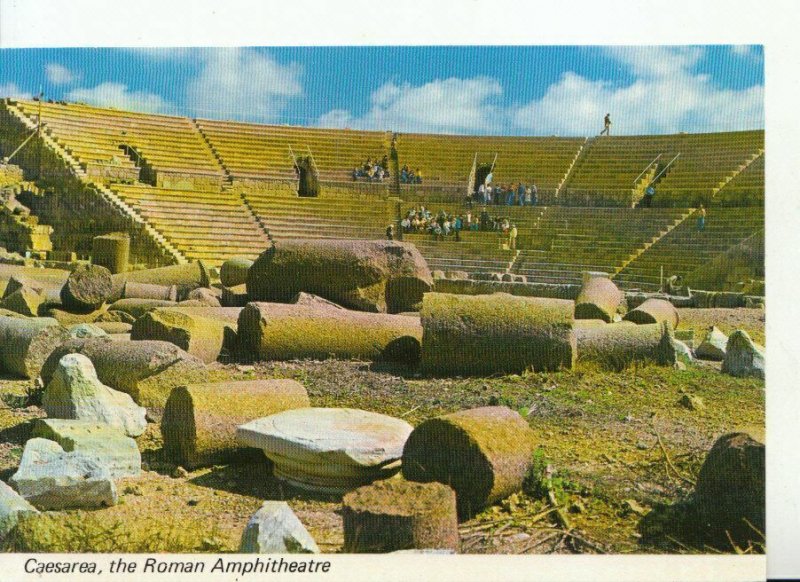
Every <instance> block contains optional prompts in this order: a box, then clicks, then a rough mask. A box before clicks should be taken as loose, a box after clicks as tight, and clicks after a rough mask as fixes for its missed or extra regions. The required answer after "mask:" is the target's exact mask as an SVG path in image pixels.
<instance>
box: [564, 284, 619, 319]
mask: <svg viewBox="0 0 800 582" xmlns="http://www.w3.org/2000/svg"><path fill="white" fill-rule="evenodd" d="M624 298H625V294H624V293H623V292H622V291H620V289H619V287H617V286H616V285H615V284H614V282H613V281H612V280H611V279H609V278H607V277H591V278H589V280H588V281H586V282H585V283H584V284H583V287H581V291H580V293H578V298H577V299H576V300H575V319H602V320H603V321H605V322H606V323H611V322H612V321H613V320H614V315H615V314H616V313H617V308H618V307H619V305H620V303H622V300H623V299H624Z"/></svg>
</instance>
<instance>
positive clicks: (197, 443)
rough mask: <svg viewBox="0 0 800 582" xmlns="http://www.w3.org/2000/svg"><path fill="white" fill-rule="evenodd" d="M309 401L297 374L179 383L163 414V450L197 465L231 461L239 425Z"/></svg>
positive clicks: (182, 462)
mask: <svg viewBox="0 0 800 582" xmlns="http://www.w3.org/2000/svg"><path fill="white" fill-rule="evenodd" d="M306 406H311V403H310V402H309V399H308V393H307V392H306V389H305V388H303V385H302V384H300V383H299V382H296V381H295V380H245V381H240V382H218V383H214V384H190V385H188V386H179V387H178V388H175V389H174V390H173V391H172V393H171V394H170V396H169V399H168V400H167V404H166V406H165V408H164V416H163V417H162V419H161V434H162V435H163V437H164V452H165V454H166V455H167V458H169V459H170V460H171V461H173V462H174V463H176V464H178V465H181V466H183V467H186V468H189V469H193V468H196V467H203V466H207V465H213V464H218V463H226V462H230V461H231V459H233V458H234V457H235V456H236V454H237V453H238V452H240V451H241V445H240V444H239V443H238V442H237V441H236V427H237V426H239V425H240V424H244V423H246V422H250V421H251V420H255V419H256V418H261V417H263V416H269V415H270V414H276V413H278V412H283V411H284V410H289V409H292V408H302V407H306Z"/></svg>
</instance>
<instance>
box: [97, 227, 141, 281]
mask: <svg viewBox="0 0 800 582" xmlns="http://www.w3.org/2000/svg"><path fill="white" fill-rule="evenodd" d="M130 253H131V237H130V235H129V234H128V233H126V232H114V233H111V234H104V235H100V236H96V237H94V238H93V239H92V262H93V263H94V264H95V265H101V266H103V267H105V268H106V269H108V270H109V271H111V273H112V274H115V273H124V272H125V271H127V270H128V261H129V260H130Z"/></svg>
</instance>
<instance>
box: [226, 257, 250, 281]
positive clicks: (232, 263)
mask: <svg viewBox="0 0 800 582" xmlns="http://www.w3.org/2000/svg"><path fill="white" fill-rule="evenodd" d="M254 262H255V261H252V260H250V259H245V258H243V257H236V258H233V259H228V260H227V261H225V262H224V263H222V266H221V267H220V269H219V280H220V283H222V284H223V285H225V286H226V287H235V286H236V285H241V284H243V283H247V272H248V271H249V270H250V267H252V266H253V263H254Z"/></svg>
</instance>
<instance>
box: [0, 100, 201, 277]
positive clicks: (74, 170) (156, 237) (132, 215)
mask: <svg viewBox="0 0 800 582" xmlns="http://www.w3.org/2000/svg"><path fill="white" fill-rule="evenodd" d="M6 108H7V110H8V111H9V113H10V114H11V115H13V116H14V117H15V118H16V119H17V120H19V122H20V123H22V124H23V125H24V126H25V127H26V128H28V129H29V130H35V129H36V127H37V123H36V122H34V121H33V120H32V119H30V118H29V117H28V116H27V115H25V114H24V113H23V112H22V111H20V110H19V109H18V108H17V107H16V106H14V105H12V104H7V106H6ZM39 138H40V139H41V140H42V143H43V144H44V146H45V147H47V148H48V149H49V150H50V151H52V152H53V153H54V154H55V155H56V156H57V157H59V158H60V159H61V160H63V162H64V164H65V166H66V167H67V168H68V169H69V171H70V173H71V174H72V175H73V176H74V177H75V178H77V179H78V180H79V181H80V182H82V183H83V184H84V185H85V186H86V187H87V188H89V189H91V190H93V191H95V192H96V193H97V194H98V195H100V196H101V197H102V198H103V199H104V200H105V201H106V202H107V203H108V204H109V205H110V206H111V207H112V208H113V209H114V210H115V211H116V212H118V213H119V214H121V215H122V216H123V217H125V218H127V219H129V220H131V221H132V222H133V223H134V224H136V225H137V226H139V227H140V228H141V229H142V231H143V232H144V233H145V235H146V236H148V237H149V238H151V239H152V240H153V241H155V242H156V243H157V245H158V246H159V247H161V248H162V249H164V250H165V251H166V253H167V254H168V255H169V256H170V257H171V258H172V259H173V260H174V261H175V262H176V263H177V264H185V263H187V262H188V260H187V259H186V257H185V256H183V254H182V253H180V251H178V249H176V248H175V247H174V246H173V245H172V244H170V242H169V241H168V240H167V238H166V237H165V236H164V235H163V234H162V233H161V232H159V231H158V230H156V229H155V228H154V227H153V225H151V224H150V223H149V222H147V221H146V220H145V219H144V218H142V217H141V216H140V215H139V214H138V213H137V212H136V211H134V210H133V209H132V208H131V207H130V206H129V205H128V204H126V203H125V202H124V201H123V200H122V199H121V198H120V197H119V196H117V195H116V194H115V193H114V192H112V191H111V190H110V189H109V188H107V187H106V186H104V185H103V184H100V183H97V182H94V181H92V180H91V179H90V178H89V176H88V175H87V173H86V171H85V170H84V168H83V167H82V166H81V164H80V163H79V162H78V160H76V159H75V158H74V157H73V156H72V155H71V154H70V153H68V152H67V151H66V150H65V149H64V148H63V147H62V146H61V145H60V144H59V143H58V142H56V141H55V140H54V139H53V138H52V137H51V136H50V135H48V133H47V132H46V131H41V132H40V133H39Z"/></svg>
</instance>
